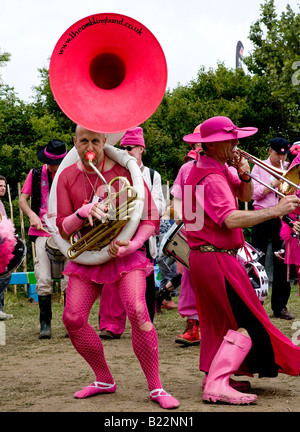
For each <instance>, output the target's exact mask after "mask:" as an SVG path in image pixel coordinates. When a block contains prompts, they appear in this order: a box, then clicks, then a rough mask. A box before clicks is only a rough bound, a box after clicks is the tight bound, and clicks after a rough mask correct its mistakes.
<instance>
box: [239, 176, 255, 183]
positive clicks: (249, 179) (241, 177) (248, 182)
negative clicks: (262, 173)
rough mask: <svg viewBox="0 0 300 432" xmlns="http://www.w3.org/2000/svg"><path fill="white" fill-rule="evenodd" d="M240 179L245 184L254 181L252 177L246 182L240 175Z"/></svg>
mask: <svg viewBox="0 0 300 432" xmlns="http://www.w3.org/2000/svg"><path fill="white" fill-rule="evenodd" d="M239 179H240V180H241V181H242V182H244V183H250V182H251V180H252V178H251V177H249V178H248V180H244V179H243V178H242V177H241V176H240V175H239Z"/></svg>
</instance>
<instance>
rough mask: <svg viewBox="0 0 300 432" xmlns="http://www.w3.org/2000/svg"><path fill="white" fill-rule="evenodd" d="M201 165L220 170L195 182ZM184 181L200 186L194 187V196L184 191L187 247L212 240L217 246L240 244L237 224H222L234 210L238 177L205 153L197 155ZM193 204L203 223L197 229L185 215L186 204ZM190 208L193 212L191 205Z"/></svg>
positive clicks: (186, 212) (187, 205) (240, 233)
mask: <svg viewBox="0 0 300 432" xmlns="http://www.w3.org/2000/svg"><path fill="white" fill-rule="evenodd" d="M198 169H200V170H198ZM202 169H203V170H208V169H212V170H216V171H220V174H219V173H218V172H216V173H213V174H209V175H207V176H206V177H204V178H203V179H202V180H201V181H200V182H199V183H197V175H198V176H199V175H200V176H201V173H203V170H202ZM222 174H223V175H222ZM192 176H193V177H192ZM191 177H192V178H191ZM186 184H190V185H192V186H193V187H196V184H198V185H199V186H201V187H196V194H195V197H196V200H194V198H193V197H192V196H191V197H187V196H186V194H185V195H184V213H185V217H184V220H185V226H186V231H187V235H188V243H189V245H190V247H197V246H200V245H206V244H212V245H214V246H216V247H217V248H220V249H234V248H240V247H242V246H243V244H244V236H243V232H242V230H241V229H240V228H236V229H232V230H230V229H228V228H226V226H225V225H224V220H225V219H226V218H227V217H228V216H229V215H230V214H231V213H232V212H234V211H236V210H238V205H237V200H236V195H237V191H238V188H239V187H240V184H241V181H240V179H239V178H238V177H237V176H236V175H235V174H234V173H232V172H231V171H230V170H229V169H228V167H227V166H226V165H222V164H221V163H219V162H218V161H216V160H215V159H212V158H210V157H208V156H201V157H200V158H199V160H198V162H197V169H196V170H195V168H193V170H192V171H191V172H190V176H189V178H188V181H187V182H186ZM192 201H194V203H193V202H192ZM193 204H194V206H195V205H196V208H198V210H197V214H199V211H200V209H202V210H203V216H204V220H203V226H202V228H201V229H197V230H193V229H192V227H191V224H189V223H188V221H187V219H186V215H187V214H188V207H189V206H191V205H193ZM193 211H194V212H195V208H194V209H193ZM188 225H190V227H189V228H188Z"/></svg>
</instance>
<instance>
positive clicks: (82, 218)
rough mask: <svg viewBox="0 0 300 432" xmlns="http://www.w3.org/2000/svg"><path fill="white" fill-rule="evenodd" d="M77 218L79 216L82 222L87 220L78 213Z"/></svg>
mask: <svg viewBox="0 0 300 432" xmlns="http://www.w3.org/2000/svg"><path fill="white" fill-rule="evenodd" d="M76 216H77V217H78V218H79V219H81V220H85V219H86V218H85V217H82V216H80V214H79V213H78V211H77V212H76Z"/></svg>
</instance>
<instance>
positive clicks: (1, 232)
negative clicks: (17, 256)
mask: <svg viewBox="0 0 300 432" xmlns="http://www.w3.org/2000/svg"><path fill="white" fill-rule="evenodd" d="M15 245H16V239H15V228H14V225H13V223H12V221H11V220H10V219H7V217H6V216H3V217H2V221H1V222H0V274H1V273H4V272H5V271H6V269H7V266H8V264H9V262H10V261H11V259H12V258H13V257H14V254H13V251H14V248H15Z"/></svg>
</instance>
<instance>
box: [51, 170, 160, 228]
mask: <svg viewBox="0 0 300 432" xmlns="http://www.w3.org/2000/svg"><path fill="white" fill-rule="evenodd" d="M102 175H103V177H104V178H105V180H106V182H107V183H109V182H110V181H111V180H112V179H113V178H115V177H119V176H121V177H126V178H128V180H129V182H130V183H131V184H132V180H131V176H130V173H129V171H128V170H127V169H126V168H124V167H122V166H120V165H119V164H117V163H116V164H115V165H114V166H113V167H112V168H111V169H110V170H108V171H104V172H103V173H102ZM99 180H100V179H99V177H98V175H97V174H96V173H90V174H88V175H87V176H86V175H85V174H84V173H83V172H82V171H81V170H80V169H79V168H78V166H77V163H75V164H73V165H71V166H69V167H68V168H66V169H65V170H63V171H62V173H61V174H60V176H59V179H58V184H57V219H56V224H57V227H58V229H59V230H60V231H61V229H62V223H63V220H64V219H65V218H66V217H67V216H69V215H70V214H72V213H74V212H75V211H76V210H78V209H79V208H80V207H81V206H82V205H83V204H84V203H85V202H91V201H92V199H93V195H94V192H93V188H94V189H95V190H97V192H98V193H99V194H100V196H102V198H105V196H103V194H102V193H101V190H102V191H103V192H104V191H105V188H102V189H101V185H100V183H99ZM120 185H121V183H120V182H119V181H116V182H115V183H114V184H113V186H114V189H115V191H116V192H117V191H118V190H119V187H120ZM144 186H145V200H144V209H143V214H142V217H141V219H142V223H149V224H152V225H154V226H155V230H156V233H157V234H158V233H159V223H160V217H159V213H158V210H157V207H156V205H155V203H154V201H153V198H152V195H151V193H150V191H149V189H148V187H147V185H146V183H145V181H144Z"/></svg>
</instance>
